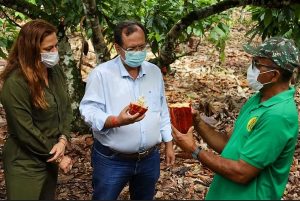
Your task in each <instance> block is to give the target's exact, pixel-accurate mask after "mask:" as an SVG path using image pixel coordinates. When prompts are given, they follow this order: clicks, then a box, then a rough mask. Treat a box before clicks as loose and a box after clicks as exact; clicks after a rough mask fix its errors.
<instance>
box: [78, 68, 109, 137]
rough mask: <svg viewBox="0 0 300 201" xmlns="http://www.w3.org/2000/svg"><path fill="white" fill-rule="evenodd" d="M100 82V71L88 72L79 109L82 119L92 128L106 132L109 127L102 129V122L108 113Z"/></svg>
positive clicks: (103, 122) (101, 80)
mask: <svg viewBox="0 0 300 201" xmlns="http://www.w3.org/2000/svg"><path fill="white" fill-rule="evenodd" d="M102 82H103V79H102V75H101V73H100V72H97V71H95V70H94V71H92V72H91V73H90V75H89V77H88V80H87V84H86V89H85V94H84V96H83V98H82V100H81V102H80V106H79V110H80V113H81V116H82V118H83V120H84V121H85V122H86V123H87V124H88V125H90V126H91V127H92V129H93V130H96V131H102V132H104V133H107V132H108V130H109V129H104V124H105V121H106V119H107V117H108V116H109V114H107V113H105V96H104V95H105V94H104V89H103V84H102Z"/></svg>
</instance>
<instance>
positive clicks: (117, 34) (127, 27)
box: [114, 20, 147, 46]
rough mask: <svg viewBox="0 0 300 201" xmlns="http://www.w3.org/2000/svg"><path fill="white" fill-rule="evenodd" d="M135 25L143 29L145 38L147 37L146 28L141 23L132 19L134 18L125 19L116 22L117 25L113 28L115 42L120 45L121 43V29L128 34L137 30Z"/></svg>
mask: <svg viewBox="0 0 300 201" xmlns="http://www.w3.org/2000/svg"><path fill="white" fill-rule="evenodd" d="M136 26H138V27H140V28H141V29H142V30H143V31H144V34H145V38H146V39H147V33H146V28H145V27H144V26H143V25H142V24H141V23H139V22H137V21H134V20H126V21H123V22H120V23H118V24H117V26H116V27H115V30H114V38H115V43H117V44H118V45H120V46H122V45H123V40H122V33H123V31H125V35H126V36H129V35H131V34H132V33H134V32H136V31H137V28H136Z"/></svg>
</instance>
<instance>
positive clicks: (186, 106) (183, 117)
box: [169, 103, 193, 133]
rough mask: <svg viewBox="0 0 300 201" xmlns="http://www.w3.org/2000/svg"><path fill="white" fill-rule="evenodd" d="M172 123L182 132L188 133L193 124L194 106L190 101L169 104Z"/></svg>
mask: <svg viewBox="0 0 300 201" xmlns="http://www.w3.org/2000/svg"><path fill="white" fill-rule="evenodd" d="M169 111H170V118H171V123H172V125H173V126H174V127H175V128H176V129H177V130H178V131H180V132H181V133H187V131H188V130H189V128H190V127H191V126H192V125H193V116H192V108H191V104H190V103H174V104H169Z"/></svg>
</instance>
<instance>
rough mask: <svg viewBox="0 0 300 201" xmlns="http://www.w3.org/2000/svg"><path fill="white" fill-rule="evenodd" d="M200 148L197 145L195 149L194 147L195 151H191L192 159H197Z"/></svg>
mask: <svg viewBox="0 0 300 201" xmlns="http://www.w3.org/2000/svg"><path fill="white" fill-rule="evenodd" d="M201 150H202V148H201V147H200V146H199V147H197V149H195V151H194V152H193V153H192V157H193V158H194V159H196V160H199V158H198V154H199V152H200V151H201Z"/></svg>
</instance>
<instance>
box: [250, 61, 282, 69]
mask: <svg viewBox="0 0 300 201" xmlns="http://www.w3.org/2000/svg"><path fill="white" fill-rule="evenodd" d="M252 66H256V68H258V69H260V68H261V67H265V68H269V69H278V66H277V65H266V64H262V63H259V62H258V60H257V59H252Z"/></svg>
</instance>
